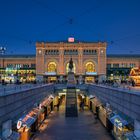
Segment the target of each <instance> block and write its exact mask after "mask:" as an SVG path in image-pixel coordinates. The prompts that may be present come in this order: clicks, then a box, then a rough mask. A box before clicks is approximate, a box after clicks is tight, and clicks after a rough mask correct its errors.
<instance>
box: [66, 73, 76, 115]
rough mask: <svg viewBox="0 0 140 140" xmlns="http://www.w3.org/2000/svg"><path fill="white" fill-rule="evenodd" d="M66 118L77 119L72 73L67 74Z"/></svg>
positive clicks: (74, 82)
mask: <svg viewBox="0 0 140 140" xmlns="http://www.w3.org/2000/svg"><path fill="white" fill-rule="evenodd" d="M67 80H68V83H67V94H66V114H65V116H66V117H78V109H77V94H76V87H75V86H76V85H75V84H76V80H75V76H74V72H69V73H68V77H67Z"/></svg>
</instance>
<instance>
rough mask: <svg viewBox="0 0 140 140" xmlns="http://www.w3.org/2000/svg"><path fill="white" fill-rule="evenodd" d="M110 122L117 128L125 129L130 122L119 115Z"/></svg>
mask: <svg viewBox="0 0 140 140" xmlns="http://www.w3.org/2000/svg"><path fill="white" fill-rule="evenodd" d="M110 121H111V122H112V123H113V124H114V125H115V126H116V127H123V126H125V125H128V122H127V121H126V120H124V119H123V118H122V117H120V116H119V115H118V114H117V115H114V116H113V117H111V118H110Z"/></svg>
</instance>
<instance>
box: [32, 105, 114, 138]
mask: <svg viewBox="0 0 140 140" xmlns="http://www.w3.org/2000/svg"><path fill="white" fill-rule="evenodd" d="M33 140H113V138H112V137H111V136H110V134H109V133H108V132H107V130H106V129H105V128H104V126H103V125H102V124H101V123H100V121H99V120H95V119H94V116H93V114H92V113H91V112H90V111H89V110H87V109H85V110H84V111H79V115H78V117H77V118H65V107H64V106H61V107H60V109H59V111H54V112H52V113H51V115H50V116H49V118H48V119H46V120H45V122H44V124H43V125H42V126H41V127H40V132H38V133H37V134H36V135H35V137H34V138H33Z"/></svg>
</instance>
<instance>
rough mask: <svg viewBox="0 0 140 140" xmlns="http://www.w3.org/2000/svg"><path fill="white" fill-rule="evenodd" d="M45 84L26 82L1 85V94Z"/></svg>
mask: <svg viewBox="0 0 140 140" xmlns="http://www.w3.org/2000/svg"><path fill="white" fill-rule="evenodd" d="M42 85H44V84H24V85H0V96H4V95H7V94H12V93H15V92H19V91H23V90H27V89H32V88H34V87H40V86H42Z"/></svg>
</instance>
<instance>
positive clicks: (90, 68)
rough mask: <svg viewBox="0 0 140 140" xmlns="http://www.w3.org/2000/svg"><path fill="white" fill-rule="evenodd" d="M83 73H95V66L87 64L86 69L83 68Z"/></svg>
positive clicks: (90, 63) (91, 63)
mask: <svg viewBox="0 0 140 140" xmlns="http://www.w3.org/2000/svg"><path fill="white" fill-rule="evenodd" d="M85 71H86V72H88V73H91V72H95V71H96V70H95V64H94V63H93V62H87V63H86V67H85Z"/></svg>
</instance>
